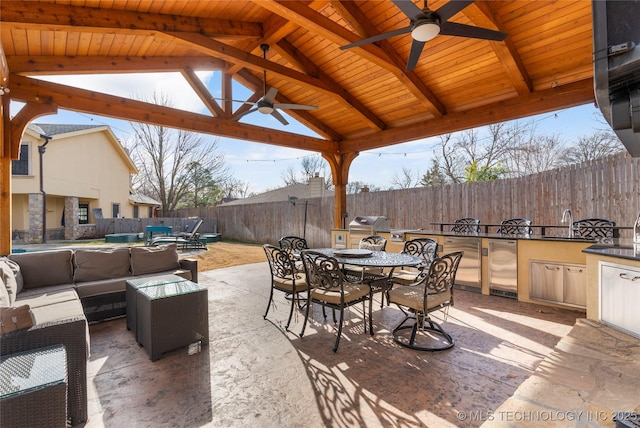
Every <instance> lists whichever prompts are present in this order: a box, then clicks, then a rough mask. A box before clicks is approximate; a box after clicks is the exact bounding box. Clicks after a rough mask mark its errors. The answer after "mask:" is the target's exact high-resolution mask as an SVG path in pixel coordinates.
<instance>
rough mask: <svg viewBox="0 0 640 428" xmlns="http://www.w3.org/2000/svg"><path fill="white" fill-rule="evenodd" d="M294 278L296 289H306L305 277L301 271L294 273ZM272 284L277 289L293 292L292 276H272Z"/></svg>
mask: <svg viewBox="0 0 640 428" xmlns="http://www.w3.org/2000/svg"><path fill="white" fill-rule="evenodd" d="M295 280H296V281H295V283H296V291H305V290H306V289H307V277H306V276H305V275H304V274H303V273H298V274H296V278H295ZM273 285H274V286H275V287H276V288H277V289H279V290H284V291H290V292H293V278H292V277H288V278H280V277H274V278H273Z"/></svg>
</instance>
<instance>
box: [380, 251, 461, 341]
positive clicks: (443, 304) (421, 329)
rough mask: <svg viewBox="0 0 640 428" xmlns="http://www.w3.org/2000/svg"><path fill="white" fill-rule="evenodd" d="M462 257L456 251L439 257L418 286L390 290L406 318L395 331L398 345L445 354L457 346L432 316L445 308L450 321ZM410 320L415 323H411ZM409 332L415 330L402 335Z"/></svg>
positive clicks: (393, 300)
mask: <svg viewBox="0 0 640 428" xmlns="http://www.w3.org/2000/svg"><path fill="white" fill-rule="evenodd" d="M462 254H463V252H462V251H456V252H453V253H449V254H445V255H444V256H442V257H437V258H436V259H435V260H433V262H432V263H431V265H430V266H429V270H428V272H427V274H426V275H424V276H422V277H421V278H420V280H419V281H418V283H416V284H414V285H413V286H407V287H398V288H394V289H393V290H390V291H389V302H390V303H395V304H396V305H397V306H398V307H399V308H400V310H401V311H402V313H403V314H404V315H405V317H404V318H403V319H402V321H400V323H399V324H398V325H397V326H396V327H394V329H393V331H392V335H393V340H394V341H395V342H396V343H398V344H399V345H402V346H405V347H407V348H411V349H416V350H419V351H444V350H446V349H449V348H451V347H453V345H454V343H455V341H454V339H453V337H452V336H451V335H450V334H449V333H447V332H445V331H444V329H443V328H442V326H441V325H440V324H438V323H437V322H436V321H434V320H433V319H432V318H431V317H430V316H429V313H431V312H433V311H436V310H441V309H442V310H444V313H445V317H444V319H445V321H446V317H447V315H448V311H449V306H453V284H454V282H455V277H456V272H457V270H458V265H459V264H460V259H461V258H462ZM409 320H413V323H412V324H407V321H409ZM405 329H411V335H410V336H409V337H408V338H407V337H406V335H404V334H402V331H403V330H405ZM419 333H420V334H419ZM418 342H420V343H418Z"/></svg>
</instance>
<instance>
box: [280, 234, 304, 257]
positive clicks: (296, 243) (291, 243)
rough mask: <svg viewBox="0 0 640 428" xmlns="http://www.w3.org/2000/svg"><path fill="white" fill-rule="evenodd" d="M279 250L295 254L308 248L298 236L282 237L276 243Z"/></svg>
mask: <svg viewBox="0 0 640 428" xmlns="http://www.w3.org/2000/svg"><path fill="white" fill-rule="evenodd" d="M278 244H279V245H280V249H282V250H286V251H288V252H289V253H295V252H299V251H302V250H306V249H308V248H309V245H308V244H307V240H306V239H304V238H300V237H299V236H283V237H282V238H280V241H278Z"/></svg>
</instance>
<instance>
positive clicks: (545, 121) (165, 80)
mask: <svg viewBox="0 0 640 428" xmlns="http://www.w3.org/2000/svg"><path fill="white" fill-rule="evenodd" d="M198 75H199V76H200V78H201V79H202V81H203V82H204V83H205V84H206V85H207V87H208V88H209V90H210V92H211V94H212V95H213V96H214V97H219V96H220V73H219V72H215V73H212V72H208V73H198ZM41 78H43V79H46V80H50V81H55V82H58V83H62V84H67V85H70V86H77V87H80V88H84V89H90V90H95V91H99V92H102V93H106V94H112V95H119V96H124V97H130V98H131V97H135V98H145V97H146V98H149V97H150V96H151V95H152V94H153V93H154V92H162V93H164V94H166V95H168V96H169V98H170V99H171V101H172V104H173V106H174V107H176V108H180V109H184V110H188V111H194V112H198V113H203V114H209V113H208V110H207V109H206V108H205V107H204V105H203V104H202V102H201V101H200V99H199V98H198V97H197V95H196V94H195V93H194V92H193V90H192V89H191V87H190V86H189V85H188V84H187V82H186V81H185V80H184V79H183V78H182V76H181V75H180V74H179V73H162V74H159V73H158V74H147V75H144V74H137V75H122V74H119V75H99V76H95V75H86V76H83V75H80V76H78V75H76V76H56V77H46V78H45V77H41ZM233 93H234V99H241V100H242V99H247V98H248V97H249V96H250V95H251V92H250V91H248V90H247V89H246V88H244V87H242V86H241V85H239V84H235V86H234V89H233ZM19 107H20V106H19V105H18V104H16V105H12V107H11V115H15V113H16V112H17V109H18V108H19ZM284 116H285V117H286V119H287V121H288V122H289V123H290V125H288V126H286V127H285V126H282V125H281V124H280V123H279V122H278V121H277V120H276V119H275V118H273V117H272V116H270V115H263V114H261V113H258V112H254V113H252V114H249V115H246V116H244V117H243V118H242V119H241V122H243V123H250V124H254V125H259V126H265V127H268V128H274V129H280V130H283V131H288V132H294V133H300V134H306V135H313V136H316V135H315V134H314V133H313V132H312V131H310V130H309V129H307V128H306V127H304V126H303V125H301V124H299V123H298V122H296V121H295V119H293V118H292V117H291V116H288V115H286V112H285V114H284ZM598 118H599V110H598V109H597V108H596V107H595V106H594V105H593V104H588V105H584V106H580V107H574V108H570V109H564V110H559V111H556V112H551V113H547V114H543V115H539V116H532V117H530V118H525V119H521V120H522V121H530V120H533V121H535V124H536V128H537V130H538V132H540V133H544V134H555V135H558V136H559V137H560V138H561V140H562V141H565V142H567V143H568V142H572V141H575V140H576V139H577V138H578V137H580V136H586V135H590V134H592V133H593V132H594V131H595V130H596V129H599V128H602V127H603V124H602V123H601V122H599V120H601V119H598ZM35 122H37V123H38V122H39V123H66V124H101V125H102V124H105V125H109V126H110V127H111V128H112V130H113V132H114V133H115V135H116V136H117V137H118V138H120V139H121V140H122V141H127V140H129V139H130V138H132V133H131V129H130V126H129V123H128V122H126V121H120V120H114V119H110V118H107V117H104V116H92V115H87V114H84V113H77V112H72V111H63V110H61V111H59V113H58V114H57V115H50V116H42V117H40V118H38V119H37V120H36V121H35ZM203 138H204V139H206V140H209V139H211V140H213V139H217V140H218V148H219V151H220V152H221V153H224V155H225V162H226V164H227V165H228V166H229V167H230V169H231V171H232V174H233V176H234V177H235V178H236V179H238V180H240V181H242V182H248V183H249V189H250V192H255V193H260V192H264V191H266V190H270V189H274V188H278V187H281V186H282V185H283V184H284V182H283V180H282V175H283V173H284V172H285V171H286V170H287V169H288V168H289V167H293V168H294V169H295V170H296V171H299V170H300V164H301V159H302V158H303V157H304V156H310V155H314V153H313V152H307V151H303V150H295V149H287V148H282V147H276V146H270V145H267V144H261V143H252V142H247V141H242V140H234V139H230V138H225V137H215V136H211V135H203ZM437 142H438V139H437V138H427V139H422V140H416V141H412V142H408V143H403V144H397V145H394V146H391V147H386V148H384V149H376V150H372V151H368V152H361V153H360V156H358V158H356V160H355V161H354V162H353V164H352V166H351V169H350V173H349V180H350V181H360V182H364V183H367V184H370V185H375V186H377V187H378V188H381V189H383V190H386V189H388V188H389V187H391V180H392V179H393V176H394V174H400V173H401V172H402V168H403V167H404V168H408V169H410V170H411V171H413V172H419V173H420V174H423V173H424V172H426V170H427V169H428V168H429V166H430V163H431V158H432V157H433V149H434V147H435V145H436V144H437ZM316 156H318V155H316ZM327 174H328V171H327V172H326V174H324V173H323V172H321V175H327Z"/></svg>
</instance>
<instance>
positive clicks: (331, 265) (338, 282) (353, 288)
mask: <svg viewBox="0 0 640 428" xmlns="http://www.w3.org/2000/svg"><path fill="white" fill-rule="evenodd" d="M301 257H302V263H303V264H304V270H305V273H306V276H307V286H308V289H309V290H308V296H309V297H308V298H309V300H308V303H307V311H306V314H305V318H304V324H303V326H302V331H301V332H300V337H302V336H303V335H304V330H305V328H306V326H307V322H308V320H309V311H310V310H311V309H310V308H311V306H312V304H313V303H318V304H320V305H322V307H323V309H324V308H325V307H328V308H331V309H333V310H339V311H340V320H339V324H338V333H337V336H336V342H335V345H334V347H333V352H337V351H338V346H339V345H340V337H341V336H342V325H343V322H344V311H345V309H347V308H349V307H350V306H353V305H355V304H358V303H362V315H363V323H364V331H365V333H366V332H367V318H369V330H370V332H371V335H372V336H373V321H372V318H371V297H372V296H371V287H369V285H367V284H364V283H361V282H359V283H352V282H350V281H348V280H347V278H346V276H345V275H344V273H343V272H342V267H341V266H340V264H339V263H338V261H337V260H336V259H335V258H333V257H329V256H326V255H324V254H322V253H319V252H317V251H312V250H303V251H302V253H301ZM367 301H368V302H369V311H368V312H369V313H368V315H367V311H366V306H367V305H366V303H367ZM323 314H324V310H323ZM324 317H325V319H326V314H325V315H324ZM334 322H335V319H334Z"/></svg>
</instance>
